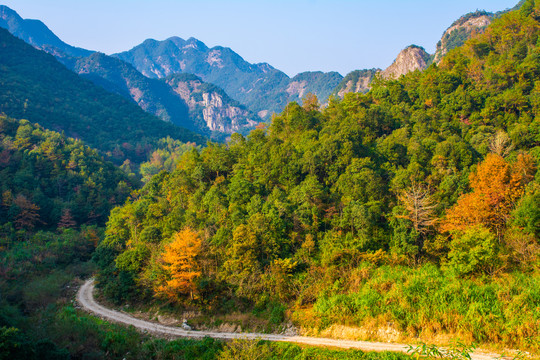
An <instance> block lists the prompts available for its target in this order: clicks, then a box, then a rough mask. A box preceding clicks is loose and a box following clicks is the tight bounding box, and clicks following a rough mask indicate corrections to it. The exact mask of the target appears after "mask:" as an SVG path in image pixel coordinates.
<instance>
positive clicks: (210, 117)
mask: <svg viewBox="0 0 540 360" xmlns="http://www.w3.org/2000/svg"><path fill="white" fill-rule="evenodd" d="M163 81H164V82H165V83H166V84H167V85H169V86H170V87H171V89H172V90H173V91H174V92H175V93H176V94H177V95H178V96H179V97H181V98H182V99H183V100H184V101H185V102H186V104H187V105H188V106H189V111H190V115H191V117H192V118H193V119H195V122H196V124H197V125H198V126H204V127H206V128H207V129H209V130H210V131H212V132H214V134H215V132H219V133H224V134H232V133H233V132H246V131H249V130H251V129H253V127H255V126H256V125H257V124H258V123H259V121H260V119H259V117H258V116H257V115H255V114H253V113H252V112H251V111H249V110H247V109H246V108H245V107H244V106H243V105H240V104H239V103H238V102H236V101H234V100H232V99H231V98H230V97H229V96H227V94H226V93H225V91H223V90H222V89H221V88H219V87H217V86H215V85H212V84H208V83H204V82H203V81H202V80H201V79H200V78H198V77H197V76H195V75H191V74H174V75H171V76H168V77H166V78H165V79H163Z"/></svg>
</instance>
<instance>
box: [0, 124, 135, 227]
mask: <svg viewBox="0 0 540 360" xmlns="http://www.w3.org/2000/svg"><path fill="white" fill-rule="evenodd" d="M0 184H1V185H0V193H1V194H2V201H1V205H0V228H4V232H5V231H7V229H8V228H9V227H11V228H12V230H14V229H24V230H28V231H32V230H36V229H46V230H56V228H57V226H58V224H59V223H60V224H62V218H64V220H65V223H64V225H66V226H67V227H70V228H75V227H77V226H80V225H82V224H85V223H86V224H99V225H101V226H103V225H104V224H105V221H106V219H107V217H108V215H109V212H110V211H111V209H112V208H113V207H114V206H117V205H120V204H122V203H123V202H124V201H125V199H126V198H127V196H128V195H129V192H130V191H131V189H132V187H133V186H134V185H137V183H132V180H130V179H128V177H127V175H126V174H124V173H123V172H122V171H121V170H120V169H118V168H117V167H115V166H114V165H113V164H112V163H110V162H108V161H105V160H104V159H103V158H102V156H101V155H99V154H98V152H97V151H96V150H94V149H90V148H89V147H88V146H86V145H84V144H83V143H82V142H81V141H78V140H73V139H70V138H67V137H66V136H64V135H62V134H59V133H57V132H54V131H50V130H45V129H43V128H42V127H41V126H39V125H36V124H31V123H30V122H28V121H27V120H20V121H17V120H13V119H10V118H6V117H5V116H0ZM66 214H68V215H69V216H67V215H66ZM68 220H69V222H68ZM13 233H14V232H13Z"/></svg>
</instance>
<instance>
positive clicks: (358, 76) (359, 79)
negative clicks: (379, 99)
mask: <svg viewBox="0 0 540 360" xmlns="http://www.w3.org/2000/svg"><path fill="white" fill-rule="evenodd" d="M379 71H381V70H380V69H369V70H355V71H352V72H350V73H348V74H347V76H345V77H344V78H343V80H341V82H340V83H339V85H338V86H337V87H336V89H335V90H334V93H333V94H334V95H335V96H338V97H340V98H343V97H344V96H345V94H347V93H350V92H353V93H366V92H368V91H369V89H370V83H371V80H373V77H375V74H377V73H378V72H379Z"/></svg>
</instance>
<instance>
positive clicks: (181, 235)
mask: <svg viewBox="0 0 540 360" xmlns="http://www.w3.org/2000/svg"><path fill="white" fill-rule="evenodd" d="M201 246H202V240H201V239H200V237H199V235H198V234H197V232H195V231H193V230H192V229H190V228H185V229H183V230H181V231H178V232H177V233H176V234H174V237H173V241H172V242H171V243H170V244H168V245H165V251H164V252H163V254H162V256H161V261H162V263H163V265H162V269H163V271H164V278H163V280H162V281H161V283H160V284H159V285H158V286H156V287H155V288H154V292H155V294H156V296H158V297H162V298H167V299H172V300H180V298H181V295H186V294H189V295H190V296H191V298H192V299H193V292H194V291H195V280H196V279H197V277H199V276H200V275H201V272H200V270H199V265H198V263H197V257H198V255H199V254H200V252H201Z"/></svg>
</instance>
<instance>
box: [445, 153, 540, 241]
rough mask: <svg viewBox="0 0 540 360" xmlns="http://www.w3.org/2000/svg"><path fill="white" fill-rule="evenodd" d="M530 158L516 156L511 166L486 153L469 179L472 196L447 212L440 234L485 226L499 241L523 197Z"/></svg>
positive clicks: (527, 179)
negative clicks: (512, 212) (516, 158)
mask: <svg viewBox="0 0 540 360" xmlns="http://www.w3.org/2000/svg"><path fill="white" fill-rule="evenodd" d="M528 158H529V155H520V156H518V161H517V162H516V164H515V165H514V166H512V165H511V164H509V163H508V162H507V161H506V160H505V159H504V158H503V157H502V156H500V155H498V154H488V155H487V157H486V158H485V160H484V161H483V162H482V163H481V164H479V165H478V167H477V169H476V171H475V172H474V173H472V174H471V176H470V178H469V179H470V185H471V188H472V190H473V191H472V192H471V193H467V194H464V195H462V196H461V197H460V198H459V200H458V202H457V203H456V205H454V207H452V208H451V209H449V210H448V211H447V213H446V218H445V219H444V220H443V222H442V224H441V230H442V231H456V230H457V231H462V232H463V231H466V230H467V229H469V228H472V227H475V226H484V227H486V228H488V229H490V230H491V231H493V233H495V234H497V236H498V237H499V239H500V238H501V236H502V234H503V230H504V228H505V226H506V221H507V219H508V217H509V216H510V212H511V211H512V209H513V208H514V206H515V204H516V202H517V200H519V198H520V197H521V196H522V195H523V191H524V187H525V184H526V182H528V181H529V180H530V176H527V175H526V174H525V173H527V172H530V171H533V170H534V169H532V168H530V169H524V167H527V163H530V161H528Z"/></svg>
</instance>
